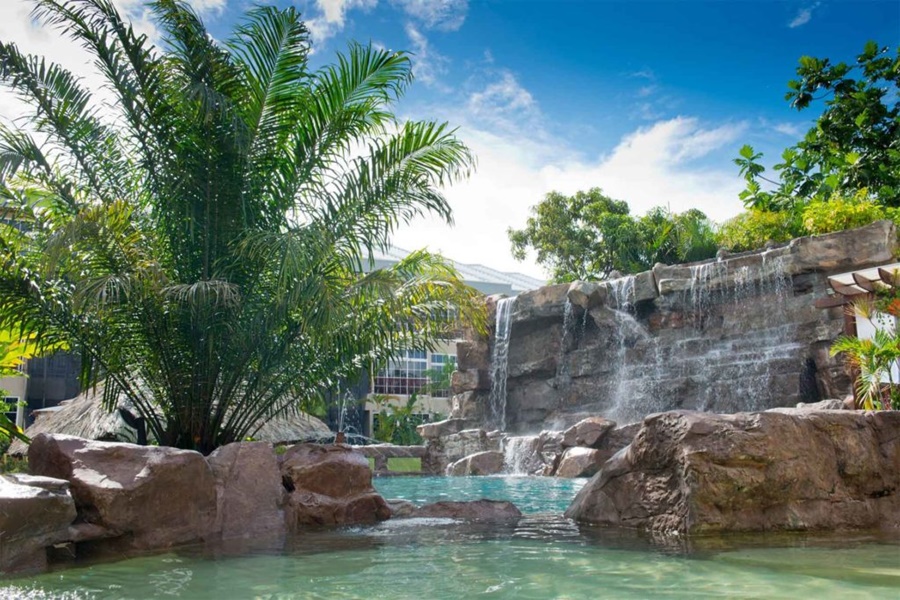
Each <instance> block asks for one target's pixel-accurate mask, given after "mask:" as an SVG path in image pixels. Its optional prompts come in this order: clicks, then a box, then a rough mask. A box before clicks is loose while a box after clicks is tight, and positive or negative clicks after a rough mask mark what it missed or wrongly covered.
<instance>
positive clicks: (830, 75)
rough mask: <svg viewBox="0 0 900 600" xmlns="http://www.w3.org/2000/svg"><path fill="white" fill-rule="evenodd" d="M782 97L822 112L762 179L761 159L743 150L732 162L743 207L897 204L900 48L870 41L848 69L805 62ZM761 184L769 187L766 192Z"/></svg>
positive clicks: (899, 194) (899, 197) (842, 65)
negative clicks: (863, 201) (837, 201)
mask: <svg viewBox="0 0 900 600" xmlns="http://www.w3.org/2000/svg"><path fill="white" fill-rule="evenodd" d="M797 75H798V78H797V79H794V80H792V81H790V82H789V83H788V92H787V95H786V96H785V99H786V100H788V101H790V103H791V106H793V107H794V108H796V109H797V110H805V109H807V108H809V107H811V106H813V105H815V104H816V103H817V102H818V101H823V102H824V110H823V112H822V114H821V115H820V116H819V118H818V119H817V120H816V124H815V126H813V127H812V128H811V129H810V130H809V131H808V132H807V134H806V135H805V136H804V138H803V139H802V140H800V141H799V142H797V144H795V145H794V146H791V147H789V148H787V149H786V150H785V151H784V153H783V154H782V157H781V159H782V160H781V162H780V163H778V164H776V165H775V166H774V171H775V177H774V178H768V177H767V176H765V175H764V174H763V173H764V172H765V168H764V167H763V166H762V165H761V164H760V162H759V161H760V159H761V158H762V154H760V153H757V152H755V151H754V150H753V148H752V147H750V146H744V147H743V148H742V149H741V151H740V156H739V157H738V158H737V159H736V160H735V162H736V163H737V165H738V166H739V167H740V172H741V174H742V175H743V176H744V178H745V179H746V181H747V188H746V189H745V190H744V191H743V192H742V193H741V198H742V199H743V200H744V202H745V204H746V205H747V206H748V207H752V208H755V209H761V210H770V211H771V210H790V209H792V208H793V207H794V205H795V204H797V203H799V204H805V203H807V202H809V201H811V200H814V199H817V200H827V199H829V198H830V197H831V196H832V195H833V194H835V193H837V194H838V195H840V196H844V197H852V196H855V195H856V194H857V193H859V192H860V191H862V190H866V192H867V194H869V196H870V197H871V199H872V200H874V201H875V202H876V203H878V204H883V205H885V206H893V207H897V206H900V47H898V48H897V49H896V51H894V52H893V53H892V52H891V50H890V48H889V47H880V46H878V44H876V43H875V42H868V43H867V44H866V46H865V48H864V50H863V52H862V53H861V54H860V55H859V56H858V57H857V59H856V63H855V64H854V65H848V64H846V63H843V62H840V63H837V64H833V63H832V62H831V61H830V60H829V59H827V58H813V57H810V56H804V57H802V58H801V59H800V65H799V67H798V68H797ZM766 185H768V186H769V187H770V189H765V187H766Z"/></svg>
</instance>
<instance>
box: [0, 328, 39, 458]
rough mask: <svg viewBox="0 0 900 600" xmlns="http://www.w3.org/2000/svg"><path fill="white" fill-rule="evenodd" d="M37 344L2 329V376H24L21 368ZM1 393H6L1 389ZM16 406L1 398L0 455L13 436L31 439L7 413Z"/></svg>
mask: <svg viewBox="0 0 900 600" xmlns="http://www.w3.org/2000/svg"><path fill="white" fill-rule="evenodd" d="M34 352H35V345H34V343H32V342H30V341H29V340H21V339H19V337H18V336H17V335H15V334H14V333H13V332H12V331H2V330H0V378H5V377H23V376H24V375H23V374H22V372H21V371H20V370H19V368H20V367H21V366H22V365H23V364H24V361H25V360H26V359H28V358H31V357H32V356H34ZM0 393H5V391H4V390H0ZM14 408H15V407H14V406H12V405H10V404H9V403H7V402H3V401H2V400H0V455H2V454H3V453H4V452H5V451H6V448H5V446H7V445H8V444H9V441H10V440H11V439H12V438H18V439H20V440H22V441H23V442H25V443H28V442H29V441H30V440H29V439H28V437H27V436H26V435H25V434H24V433H23V432H22V430H21V429H19V427H18V426H17V425H16V424H15V422H13V421H12V419H10V418H9V417H7V416H6V414H5V413H7V412H10V411H12V410H13V409H14Z"/></svg>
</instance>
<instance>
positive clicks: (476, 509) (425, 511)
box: [415, 500, 522, 521]
mask: <svg viewBox="0 0 900 600" xmlns="http://www.w3.org/2000/svg"><path fill="white" fill-rule="evenodd" d="M415 516H416V517H424V518H444V519H460V520H463V521H506V520H510V519H518V518H520V517H521V516H522V512H521V511H520V510H519V509H518V508H516V505H515V504H513V503H512V502H506V501H500V500H474V501H472V502H434V503H432V504H426V505H424V506H421V507H419V509H418V510H416V512H415Z"/></svg>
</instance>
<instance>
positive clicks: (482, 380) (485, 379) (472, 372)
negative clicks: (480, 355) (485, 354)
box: [450, 369, 491, 394]
mask: <svg viewBox="0 0 900 600" xmlns="http://www.w3.org/2000/svg"><path fill="white" fill-rule="evenodd" d="M450 389H451V390H453V393H454V394H461V393H463V392H472V391H475V390H489V389H491V376H490V375H489V374H488V372H487V371H486V370H483V369H467V370H465V371H453V373H452V374H451V375H450Z"/></svg>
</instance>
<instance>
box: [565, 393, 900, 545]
mask: <svg viewBox="0 0 900 600" xmlns="http://www.w3.org/2000/svg"><path fill="white" fill-rule="evenodd" d="M898 465H900V411H884V412H872V413H863V412H861V411H846V410H820V411H811V410H804V409H780V410H777V411H768V412H758V413H739V414H734V415H716V414H709V413H698V412H687V411H676V412H667V413H661V414H656V415H651V416H650V417H647V418H646V419H645V420H644V422H643V424H642V426H641V428H640V430H639V431H638V433H637V435H636V436H635V438H634V441H633V442H632V443H631V445H630V446H628V447H627V448H625V449H623V450H622V451H621V452H619V453H617V454H616V455H615V456H613V458H611V459H610V460H609V461H608V462H607V463H606V464H604V465H603V468H602V470H601V471H600V472H599V473H598V474H597V475H595V476H594V478H593V479H592V480H591V481H589V482H588V483H587V485H585V486H584V488H582V489H581V491H580V492H579V493H578V495H577V496H576V498H575V500H574V502H573V503H572V505H571V506H570V507H569V509H568V510H567V511H566V516H568V517H570V518H573V519H575V520H576V521H580V522H585V523H595V524H607V525H617V526H625V527H633V528H637V529H640V530H645V531H649V532H655V533H664V534H665V533H688V534H694V533H717V532H741V531H747V532H749V531H783V530H804V531H805V530H811V531H812V530H841V529H874V528H881V527H884V528H894V530H897V528H898V527H900V469H898Z"/></svg>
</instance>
